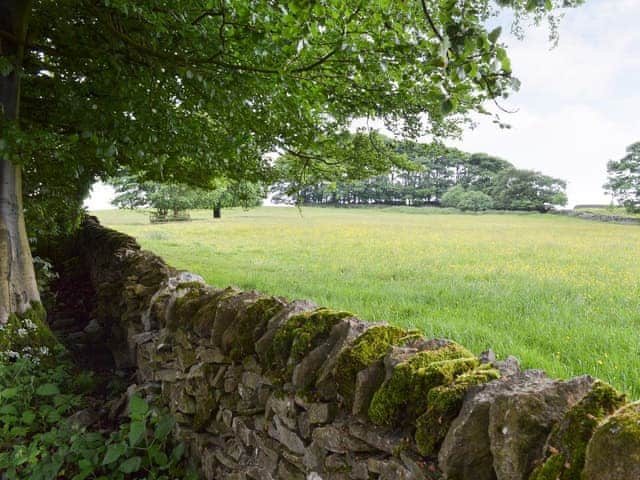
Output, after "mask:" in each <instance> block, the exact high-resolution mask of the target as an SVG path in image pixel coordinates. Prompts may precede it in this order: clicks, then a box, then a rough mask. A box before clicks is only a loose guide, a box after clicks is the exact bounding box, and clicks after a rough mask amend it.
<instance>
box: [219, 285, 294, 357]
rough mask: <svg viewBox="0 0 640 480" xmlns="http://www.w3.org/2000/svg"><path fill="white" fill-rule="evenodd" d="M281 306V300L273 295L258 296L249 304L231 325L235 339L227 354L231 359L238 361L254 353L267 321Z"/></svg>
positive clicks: (282, 305) (282, 306)
mask: <svg viewBox="0 0 640 480" xmlns="http://www.w3.org/2000/svg"><path fill="white" fill-rule="evenodd" d="M283 308H284V304H283V302H282V301H281V300H278V299H277V298H275V297H265V298H259V299H258V300H256V301H255V302H254V303H252V304H251V305H249V306H248V307H247V310H246V312H244V314H243V315H241V316H240V318H239V319H237V320H236V323H235V325H233V326H232V327H231V328H233V329H234V330H235V339H234V342H233V347H232V348H231V352H230V354H229V356H230V357H231V359H232V360H234V361H240V360H242V359H243V358H244V357H246V356H247V355H251V354H253V353H255V348H254V347H255V342H256V341H257V340H258V339H259V338H260V337H261V336H262V334H263V333H264V331H265V330H266V327H267V322H268V321H269V319H270V318H272V317H273V316H274V315H276V314H277V313H278V312H280V311H281V310H282V309H283Z"/></svg>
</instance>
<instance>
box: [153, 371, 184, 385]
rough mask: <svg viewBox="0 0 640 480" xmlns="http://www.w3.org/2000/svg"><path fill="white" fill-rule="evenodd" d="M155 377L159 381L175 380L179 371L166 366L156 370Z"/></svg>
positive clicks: (170, 381)
mask: <svg viewBox="0 0 640 480" xmlns="http://www.w3.org/2000/svg"><path fill="white" fill-rule="evenodd" d="M153 379H154V380H156V381H158V382H169V383H172V382H175V381H176V380H177V379H178V372H177V370H176V369H174V368H171V369H168V368H165V369H162V370H157V371H156V372H154V375H153Z"/></svg>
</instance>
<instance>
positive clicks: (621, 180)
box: [604, 142, 640, 213]
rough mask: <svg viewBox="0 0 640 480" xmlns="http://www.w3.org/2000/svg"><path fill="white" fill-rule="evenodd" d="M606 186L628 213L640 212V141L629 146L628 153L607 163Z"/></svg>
mask: <svg viewBox="0 0 640 480" xmlns="http://www.w3.org/2000/svg"><path fill="white" fill-rule="evenodd" d="M607 174H608V181H607V183H606V184H605V185H604V188H605V189H606V190H607V191H608V192H609V193H610V194H611V195H612V196H614V197H615V198H616V200H617V201H618V202H619V203H620V205H624V207H625V208H626V210H627V212H628V213H640V142H636V143H634V144H632V145H629V146H628V147H627V155H625V156H624V157H623V158H621V159H620V160H611V161H610V162H609V163H607Z"/></svg>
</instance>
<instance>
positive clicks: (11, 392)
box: [0, 387, 20, 398]
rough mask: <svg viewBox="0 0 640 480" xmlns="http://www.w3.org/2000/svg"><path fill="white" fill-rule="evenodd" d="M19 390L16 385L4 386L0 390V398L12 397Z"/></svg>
mask: <svg viewBox="0 0 640 480" xmlns="http://www.w3.org/2000/svg"><path fill="white" fill-rule="evenodd" d="M19 391H20V390H18V388H17V387H11V388H5V389H4V390H2V391H1V392H0V398H13V397H15V396H16V395H18V392H19Z"/></svg>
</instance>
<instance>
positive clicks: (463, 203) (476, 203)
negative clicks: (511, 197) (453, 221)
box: [457, 190, 493, 212]
mask: <svg viewBox="0 0 640 480" xmlns="http://www.w3.org/2000/svg"><path fill="white" fill-rule="evenodd" d="M457 207H458V208H459V209H460V210H462V211H463V212H464V211H466V210H471V211H472V212H480V211H484V210H489V209H490V208H492V207H493V199H492V198H491V197H490V196H489V195H487V194H486V193H483V192H477V191H474V190H470V191H467V192H464V193H463V194H462V196H461V197H460V200H459V202H458V205H457Z"/></svg>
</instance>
